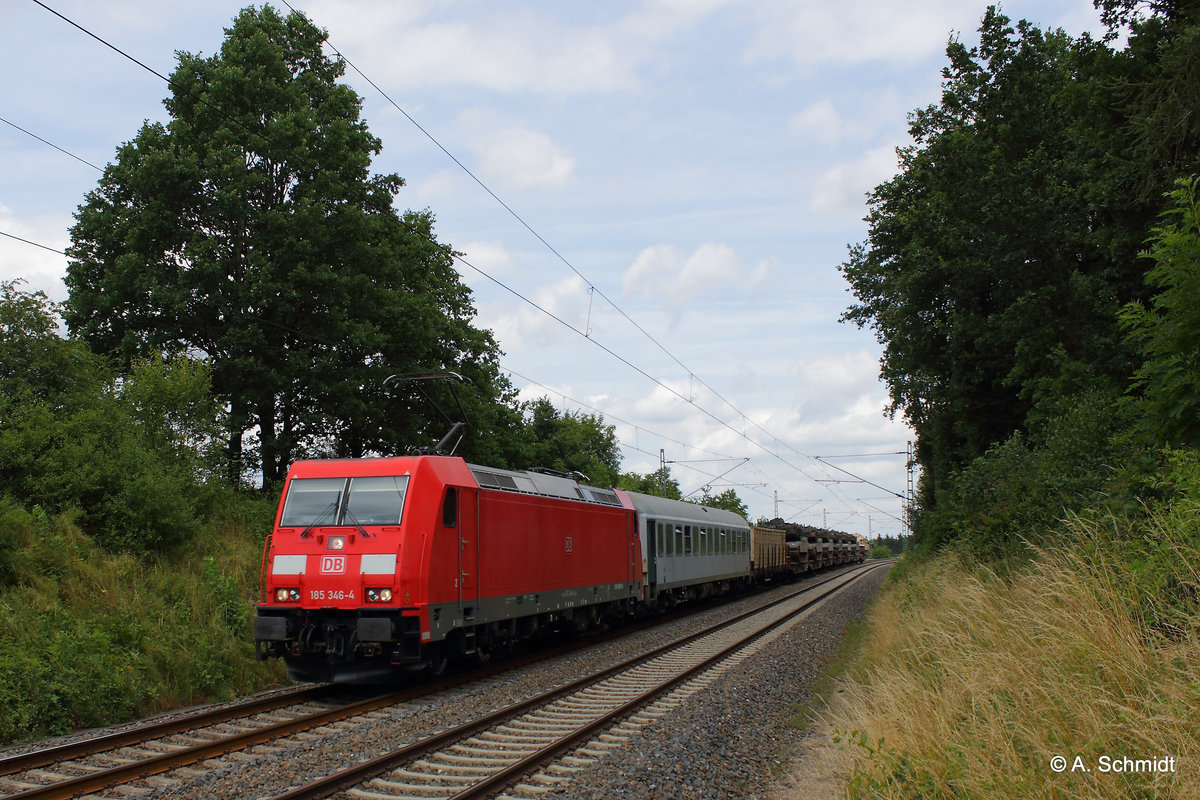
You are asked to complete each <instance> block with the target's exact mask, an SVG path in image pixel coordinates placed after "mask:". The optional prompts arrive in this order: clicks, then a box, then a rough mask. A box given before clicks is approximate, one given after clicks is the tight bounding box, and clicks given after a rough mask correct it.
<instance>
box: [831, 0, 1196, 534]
mask: <svg viewBox="0 0 1200 800" xmlns="http://www.w3.org/2000/svg"><path fill="white" fill-rule="evenodd" d="M1097 5H1098V7H1100V8H1101V10H1102V13H1103V17H1104V20H1105V22H1106V23H1107V24H1108V25H1109V26H1110V35H1109V36H1107V37H1105V40H1104V41H1103V42H1096V41H1094V40H1092V39H1091V38H1090V37H1089V36H1087V35H1084V36H1081V37H1079V38H1077V39H1072V38H1070V37H1068V36H1067V35H1066V34H1064V33H1063V32H1062V31H1042V30H1039V29H1037V28H1036V27H1034V26H1033V25H1031V24H1029V23H1027V22H1023V21H1022V22H1018V23H1016V24H1015V25H1013V24H1012V23H1011V21H1010V20H1009V19H1008V18H1006V17H1005V16H1003V15H1002V14H1001V13H999V12H998V11H997V10H996V9H995V8H994V7H993V8H990V9H988V11H987V13H986V14H985V15H984V17H983V20H982V24H981V27H980V29H979V35H980V38H979V44H978V45H977V46H975V47H970V48H968V47H967V46H965V45H963V44H962V43H960V42H958V41H957V40H952V41H951V42H950V43H949V45H948V47H947V58H948V65H947V66H946V68H945V70H944V72H943V76H944V79H945V80H944V83H943V93H942V98H941V102H940V103H938V104H937V105H932V106H929V107H928V108H924V109H920V110H918V111H916V112H914V113H913V114H912V115H911V116H910V132H911V134H912V137H913V144H912V145H911V146H909V147H906V148H902V149H901V150H900V151H899V157H900V172H899V173H898V174H897V175H896V176H895V177H894V178H892V179H891V180H889V181H887V182H886V183H884V184H882V185H880V186H879V187H877V188H876V189H875V190H874V192H872V193H871V195H870V197H869V208H870V211H869V217H868V220H867V221H868V223H869V233H868V238H867V239H866V241H865V242H863V243H861V244H859V245H857V246H854V247H852V248H851V252H850V258H849V259H848V261H847V262H846V263H844V264H843V265H842V271H843V273H844V274H845V276H846V278H847V280H848V281H849V282H850V284H851V286H852V289H853V291H854V293H855V296H856V300H857V302H856V303H855V304H854V305H853V306H851V308H850V309H849V311H847V313H846V314H845V316H844V318H845V319H846V320H848V321H852V322H855V323H857V324H858V325H859V326H870V327H871V328H873V329H874V331H875V333H876V335H877V337H878V338H879V340H880V342H881V343H882V344H883V345H884V355H883V359H882V362H881V373H882V376H883V378H884V379H885V380H886V381H887V382H888V384H889V388H890V391H891V398H892V407H891V410H892V412H893V413H903V415H904V416H905V418H906V419H907V420H908V421H909V422H910V423H911V424H912V426H913V428H914V429H915V430H916V433H917V450H916V452H917V459H918V461H919V463H920V465H921V468H922V476H921V484H920V493H919V499H918V506H917V509H916V511H917V513H916V517H915V519H916V538H917V540H918V543H919V544H921V545H922V546H936V545H938V544H940V543H943V542H946V541H949V540H951V539H960V540H961V539H967V540H970V541H971V542H972V543H973V544H975V545H976V546H977V549H979V550H981V551H985V552H988V551H990V552H998V551H1006V550H1009V549H1011V547H1012V546H1013V543H1019V542H1021V541H1023V540H1025V539H1028V538H1030V537H1031V536H1033V535H1034V534H1035V531H1034V530H1032V528H1031V525H1032V521H1033V520H1034V519H1042V520H1045V519H1051V520H1052V519H1055V518H1057V517H1058V516H1059V515H1060V514H1061V513H1062V512H1063V511H1064V509H1065V510H1070V509H1078V508H1079V507H1081V504H1082V502H1083V498H1085V497H1086V496H1087V495H1088V493H1094V492H1096V491H1099V490H1101V489H1102V487H1104V486H1105V485H1106V482H1108V481H1112V480H1113V476H1114V469H1113V465H1114V463H1116V462H1119V461H1121V460H1122V459H1125V460H1127V461H1129V460H1137V459H1139V458H1140V456H1137V455H1136V452H1139V451H1138V449H1137V444H1136V441H1135V440H1134V439H1132V438H1130V437H1129V436H1128V434H1127V430H1128V427H1129V426H1130V425H1131V424H1132V423H1131V420H1132V419H1141V420H1142V428H1143V431H1144V432H1149V433H1153V434H1155V435H1156V436H1157V437H1158V441H1159V443H1163V442H1172V443H1181V442H1183V443H1195V442H1196V440H1197V433H1196V425H1195V416H1196V408H1197V405H1196V401H1195V397H1196V394H1197V391H1198V389H1197V387H1198V386H1200V383H1198V382H1197V379H1196V378H1195V374H1196V367H1197V364H1196V362H1195V353H1196V352H1197V348H1196V345H1197V344H1198V342H1196V341H1195V340H1194V338H1193V337H1192V333H1190V329H1191V328H1192V327H1195V323H1194V321H1192V320H1191V319H1190V317H1191V316H1194V315H1195V311H1194V308H1190V307H1189V300H1190V301H1191V304H1192V305H1194V298H1195V297H1196V293H1197V291H1200V288H1198V286H1197V285H1194V284H1195V280H1194V279H1193V278H1192V277H1191V276H1190V272H1192V271H1194V270H1193V269H1192V266H1190V263H1191V260H1193V259H1194V253H1193V252H1192V250H1193V249H1194V247H1195V237H1194V233H1193V228H1192V223H1191V222H1190V221H1189V216H1188V215H1189V213H1191V212H1190V211H1189V210H1188V208H1189V202H1191V203H1193V205H1194V201H1188V200H1186V199H1185V198H1184V195H1183V194H1181V192H1185V191H1186V190H1187V189H1188V187H1189V186H1191V185H1193V183H1191V182H1185V183H1184V184H1181V188H1180V189H1179V190H1178V191H1177V192H1176V194H1175V195H1173V197H1172V199H1173V202H1174V203H1175V204H1176V205H1175V209H1174V210H1173V211H1172V212H1171V213H1172V217H1171V223H1170V224H1166V225H1162V226H1161V227H1159V228H1158V229H1156V230H1155V231H1154V233H1153V239H1152V242H1151V255H1152V256H1153V258H1154V261H1155V263H1156V265H1157V266H1156V267H1155V268H1154V269H1153V270H1152V271H1151V272H1150V277H1149V278H1148V279H1147V275H1146V273H1147V269H1148V264H1147V262H1146V260H1145V259H1142V258H1139V250H1140V249H1141V248H1142V247H1143V245H1144V242H1145V241H1146V239H1147V237H1148V236H1151V226H1152V225H1154V221H1155V219H1156V218H1157V215H1158V213H1159V212H1160V210H1161V203H1162V197H1163V195H1164V193H1165V192H1167V191H1168V190H1169V189H1170V187H1171V186H1172V185H1173V183H1174V181H1176V180H1177V179H1178V178H1179V177H1180V176H1187V175H1193V174H1195V173H1196V172H1197V171H1200V122H1198V121H1200V88H1198V87H1200V47H1197V43H1200V6H1198V5H1197V4H1196V3H1195V2H1193V0H1155V2H1152V3H1146V2H1142V0H1100V2H1098V3H1097ZM1118 29H1121V30H1123V31H1124V32H1125V33H1127V35H1128V39H1127V44H1126V45H1125V46H1124V48H1123V49H1120V50H1118V49H1115V47H1114V44H1113V43H1114V42H1116V41H1118V40H1119V39H1120V36H1119V35H1118ZM1193 197H1194V195H1193ZM1185 298H1186V299H1185ZM1122 309H1125V310H1124V311H1123V310H1122ZM1122 320H1124V324H1125V326H1126V328H1127V330H1128V334H1129V335H1125V334H1126V331H1125V330H1123V329H1122V324H1121V321H1122ZM1139 364H1143V365H1142V366H1141V367H1140V369H1139V367H1138V365H1139ZM1133 378H1135V380H1134V383H1133V397H1132V399H1131V400H1130V401H1129V402H1128V403H1127V404H1126V405H1125V407H1124V408H1121V409H1117V408H1115V407H1114V406H1113V403H1114V402H1115V398H1117V397H1118V396H1119V395H1121V394H1122V393H1123V392H1124V391H1125V390H1126V388H1127V387H1129V386H1130V380H1131V379H1133ZM1135 408H1136V412H1134V413H1127V412H1130V410H1131V409H1135ZM1121 480H1132V481H1133V482H1134V483H1136V482H1137V480H1136V479H1126V478H1122V479H1121Z"/></svg>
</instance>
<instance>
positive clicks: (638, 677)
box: [271, 565, 879, 800]
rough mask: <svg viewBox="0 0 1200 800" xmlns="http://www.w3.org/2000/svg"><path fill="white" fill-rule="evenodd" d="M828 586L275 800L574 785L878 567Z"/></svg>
mask: <svg viewBox="0 0 1200 800" xmlns="http://www.w3.org/2000/svg"><path fill="white" fill-rule="evenodd" d="M878 566H879V565H870V566H866V567H859V568H856V569H852V570H850V571H848V572H845V573H842V574H840V575H836V576H833V577H831V578H828V579H826V580H824V581H822V582H820V583H818V584H817V585H815V586H810V587H808V588H806V589H803V590H800V591H797V592H795V593H792V594H790V595H788V596H787V597H784V598H783V599H780V600H776V601H774V602H772V603H770V604H769V605H767V606H765V607H763V608H760V609H757V610H755V611H751V612H747V613H746V614H743V615H740V616H738V617H735V618H734V619H732V620H729V621H726V622H724V623H721V624H719V625H717V626H714V627H713V628H710V629H708V630H706V631H701V632H699V633H697V634H693V635H692V636H688V637H685V638H684V639H682V640H679V641H676V642H672V643H670V644H668V645H664V646H662V647H660V648H658V649H656V650H654V651H652V652H651V653H648V654H644V655H641V656H637V657H635V658H633V659H630V660H629V661H626V662H623V663H621V664H617V665H616V666H613V667H609V668H607V669H604V670H601V671H599V672H597V673H594V674H592V675H588V676H586V677H584V678H581V679H579V680H577V681H575V682H573V683H570V684H568V685H565V686H562V687H558V688H556V689H552V690H550V691H547V692H544V693H543V694H541V695H538V696H536V697H533V698H530V699H528V700H525V701H522V702H520V703H517V704H515V705H512V706H509V707H506V708H502V709H500V710H498V711H496V712H494V713H491V714H488V715H486V716H484V717H481V718H479V719H477V720H475V721H473V722H469V723H467V724H465V725H460V726H458V727H455V728H452V729H449V730H446V731H443V732H441V733H438V734H435V735H433V736H429V737H427V738H425V739H422V740H420V741H417V742H414V743H412V744H409V745H406V746H404V747H401V748H399V749H397V750H396V751H394V752H391V753H388V754H385V755H382V756H379V757H376V758H374V759H371V760H369V761H364V762H363V763H360V764H357V765H355V766H353V767H350V768H347V769H344V770H342V771H340V772H337V773H334V774H332V775H329V776H327V777H325V778H322V779H320V780H317V781H313V782H311V783H308V784H306V785H304V786H300V787H297V788H294V789H291V790H289V791H287V792H284V793H282V794H279V795H276V796H275V797H273V798H271V800H317V798H325V797H329V796H331V795H333V794H336V793H337V792H339V791H344V790H345V791H346V794H347V796H349V797H355V798H363V799H364V800H433V799H435V798H452V800H469V799H473V798H483V797H492V796H495V795H496V794H497V793H500V792H504V791H506V790H508V789H509V787H514V788H513V789H512V790H511V791H512V793H513V794H512V796H515V797H528V796H536V795H537V794H539V793H541V792H544V791H546V790H547V789H548V788H552V787H553V786H554V785H556V784H558V783H560V782H563V781H566V780H570V777H569V776H570V775H571V773H574V772H577V771H579V770H581V769H584V768H586V766H588V764H589V763H591V762H592V761H594V760H595V759H597V758H601V757H603V755H604V754H605V751H607V750H609V749H612V748H615V747H619V746H621V745H622V744H624V743H625V741H627V740H628V739H629V738H630V737H631V736H633V735H636V733H637V731H638V730H639V729H640V728H641V727H642V726H644V725H646V724H648V723H649V722H651V721H653V720H654V719H656V718H658V717H661V716H663V715H665V714H667V713H669V711H670V709H671V708H673V707H675V706H677V705H678V704H679V703H681V702H683V700H684V699H686V697H688V696H690V695H692V694H694V693H696V692H698V691H701V690H702V689H703V688H704V687H706V686H707V685H708V684H710V683H711V682H712V681H714V680H716V679H717V678H718V677H719V676H720V675H721V674H723V673H724V672H726V671H728V670H730V669H732V668H733V667H735V666H736V665H737V664H738V663H740V662H741V661H742V660H744V659H745V658H747V657H749V656H750V655H751V654H752V653H753V652H755V651H757V649H758V648H760V647H761V646H763V644H764V643H765V641H766V640H767V638H766V637H769V636H770V635H771V633H772V632H774V631H777V630H778V629H779V628H780V627H781V626H783V625H784V624H785V623H786V622H788V621H789V620H792V619H795V618H796V617H798V616H799V615H801V614H802V613H803V612H804V611H806V610H807V609H809V608H811V607H812V606H814V605H816V604H818V603H820V602H821V601H822V600H824V599H826V598H828V597H829V596H831V595H833V594H835V593H836V592H837V591H838V590H840V589H842V588H843V587H845V586H847V585H849V584H850V583H853V582H854V581H856V580H858V579H859V578H861V577H862V576H864V575H866V574H867V573H869V572H871V571H872V570H873V569H876V568H878Z"/></svg>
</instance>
